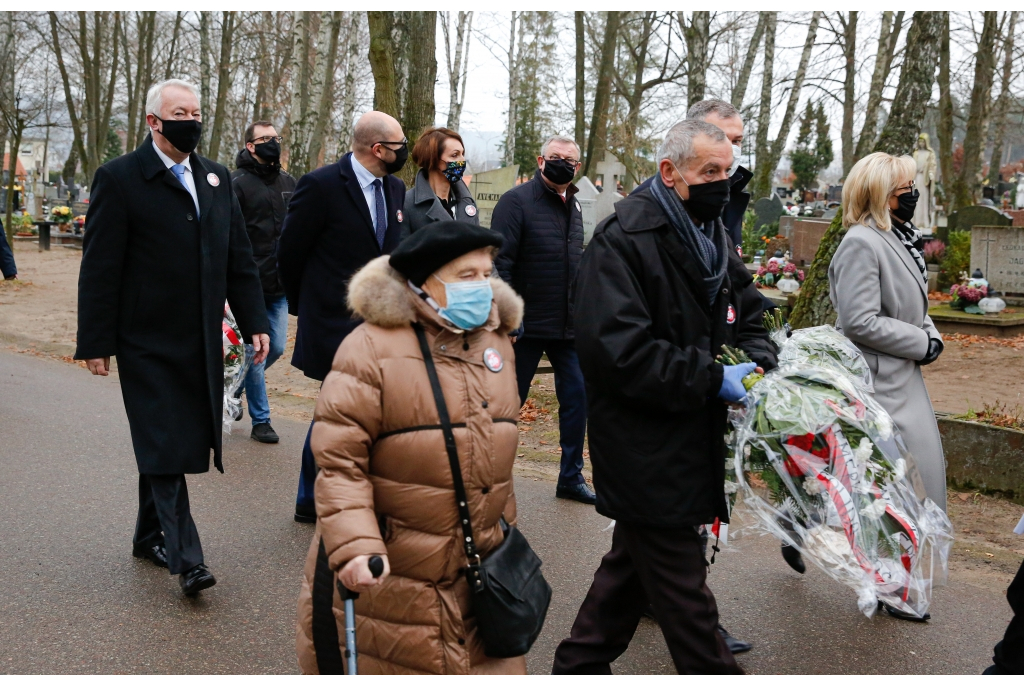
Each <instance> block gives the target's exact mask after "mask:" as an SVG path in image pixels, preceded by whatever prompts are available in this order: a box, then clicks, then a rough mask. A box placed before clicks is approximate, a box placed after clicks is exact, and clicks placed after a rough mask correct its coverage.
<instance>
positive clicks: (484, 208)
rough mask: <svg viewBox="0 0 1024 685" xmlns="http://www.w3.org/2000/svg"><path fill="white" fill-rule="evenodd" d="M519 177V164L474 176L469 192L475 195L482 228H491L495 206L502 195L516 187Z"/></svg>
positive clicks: (474, 198)
mask: <svg viewBox="0 0 1024 685" xmlns="http://www.w3.org/2000/svg"><path fill="white" fill-rule="evenodd" d="M518 177H519V165H518V164H513V165H512V166H506V167H502V168H500V169H491V170H490V171H481V172H479V173H476V174H473V179H472V180H471V181H470V183H469V192H470V193H471V194H472V195H473V201H474V202H476V208H477V211H478V212H479V218H480V225H481V226H483V227H485V228H490V227H491V214H492V213H493V212H494V206H495V205H496V204H498V200H500V199H501V196H502V195H504V194H505V193H507V192H508V191H510V190H511V189H512V188H513V186H515V184H516V179H517V178H518Z"/></svg>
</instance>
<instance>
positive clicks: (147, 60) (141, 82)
mask: <svg viewBox="0 0 1024 685" xmlns="http://www.w3.org/2000/svg"><path fill="white" fill-rule="evenodd" d="M144 14H145V23H144V24H143V25H142V26H141V29H142V32H140V34H139V62H138V65H137V68H136V71H135V80H136V85H137V87H138V93H139V111H137V112H136V116H137V119H130V120H129V121H128V126H127V127H126V130H125V133H126V134H127V138H126V140H128V141H130V142H131V146H132V149H135V148H136V147H138V146H139V145H141V144H142V141H143V140H145V138H146V128H147V127H146V93H147V92H148V91H149V87H150V86H151V85H153V43H154V42H155V39H156V12H145V13H144ZM143 34H144V35H145V41H143ZM143 42H144V43H145V50H143ZM171 54H173V52H172V53H171ZM127 60H128V53H127V52H125V61H126V62H127ZM136 120H137V121H138V122H139V123H138V124H137V125H134V124H133V123H132V122H133V121H136ZM133 127H134V129H135V134H134V136H133V135H132V129H133Z"/></svg>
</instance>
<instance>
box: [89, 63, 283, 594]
mask: <svg viewBox="0 0 1024 685" xmlns="http://www.w3.org/2000/svg"><path fill="white" fill-rule="evenodd" d="M146 112H147V114H146V122H147V123H148V124H149V128H150V130H151V135H149V136H147V137H146V140H145V141H143V143H142V145H140V146H139V147H138V149H136V150H135V151H133V152H129V153H128V154H126V155H123V156H121V157H118V158H117V159H115V160H113V161H110V162H108V163H106V164H104V165H103V166H101V167H100V168H99V169H97V170H96V175H95V177H94V178H93V184H92V193H91V202H90V204H89V212H88V215H87V218H86V225H87V226H89V230H88V231H86V234H85V240H84V242H83V246H82V247H83V254H82V266H81V272H80V274H79V279H78V349H77V350H76V351H75V359H84V360H85V361H86V365H87V367H88V368H89V370H90V371H91V372H92V373H93V374H94V375H97V376H106V375H107V374H108V372H109V370H110V358H111V357H117V370H118V374H119V376H120V384H121V393H122V395H123V396H124V405H125V410H126V412H127V414H128V424H129V426H130V427H131V433H132V445H133V446H134V448H135V458H136V461H137V463H138V467H139V514H138V520H137V522H136V526H135V539H134V544H133V554H134V555H135V556H136V557H141V558H145V559H149V560H150V561H152V562H153V563H154V564H156V565H157V566H164V567H168V568H169V570H170V572H171V573H172V574H176V575H178V582H179V584H180V586H181V589H182V592H184V593H185V594H186V595H194V594H196V593H197V592H199V591H200V590H204V589H206V588H208V587H211V586H213V585H214V584H215V583H216V582H217V581H216V580H215V579H214V577H213V574H212V573H210V571H209V569H207V568H206V565H205V563H204V559H203V549H202V546H201V545H200V542H199V533H198V531H197V530H196V525H195V523H194V522H193V520H192V514H191V511H190V509H189V501H188V489H187V488H186V485H185V474H186V473H205V472H206V471H209V470H210V450H211V449H212V450H213V463H214V465H215V466H216V467H217V469H218V470H220V471H221V472H223V471H224V467H223V465H222V463H221V434H222V433H221V421H222V415H223V407H222V403H223V399H224V353H223V351H222V349H221V322H222V320H223V317H224V301H225V300H227V301H228V303H229V304H230V305H231V310H232V312H233V313H234V315H235V320H236V321H237V322H238V325H239V327H240V328H241V330H242V333H243V334H244V335H245V337H246V338H251V339H252V344H253V347H254V349H255V352H256V354H255V361H256V362H257V363H259V362H260V361H262V360H263V359H264V358H265V357H266V355H267V348H268V346H269V337H268V336H267V331H268V330H269V327H268V324H267V313H266V309H265V308H264V305H263V289H262V288H261V286H260V277H259V271H258V269H257V268H256V263H255V262H254V261H253V257H252V249H251V248H250V245H249V238H248V237H247V236H246V233H245V220H244V219H243V218H242V212H241V210H240V209H239V207H238V201H237V200H236V199H235V195H234V193H233V192H232V191H231V177H230V175H229V174H228V170H227V169H225V168H224V167H223V166H221V165H220V164H217V163H216V162H214V161H212V160H209V159H206V158H204V157H200V156H199V155H197V154H195V153H194V152H193V150H195V148H196V144H197V143H198V142H199V135H200V132H201V130H202V124H201V118H200V111H199V92H198V91H197V90H196V87H195V86H193V85H192V84H190V83H187V82H185V81H181V80H178V79H172V80H169V81H164V82H162V83H158V84H156V85H155V86H153V87H152V88H151V89H150V90H149V93H148V95H147V97H146Z"/></svg>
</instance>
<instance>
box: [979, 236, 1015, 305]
mask: <svg viewBox="0 0 1024 685" xmlns="http://www.w3.org/2000/svg"><path fill="white" fill-rule="evenodd" d="M975 269H981V272H982V273H983V274H984V275H985V278H986V280H988V282H989V285H991V286H992V287H993V288H995V289H996V290H998V291H1000V292H1003V293H1010V294H1019V293H1024V228H1017V227H1014V226H974V227H973V228H972V229H971V272H972V273H973V272H974V270H975Z"/></svg>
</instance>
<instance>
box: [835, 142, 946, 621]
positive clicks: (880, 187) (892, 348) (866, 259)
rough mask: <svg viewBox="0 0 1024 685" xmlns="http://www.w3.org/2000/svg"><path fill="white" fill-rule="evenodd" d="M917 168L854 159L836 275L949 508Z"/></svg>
mask: <svg viewBox="0 0 1024 685" xmlns="http://www.w3.org/2000/svg"><path fill="white" fill-rule="evenodd" d="M916 171H917V167H916V165H915V164H914V160H913V158H911V157H908V156H903V157H895V156H893V155H889V154H886V153H884V152H875V153H873V154H870V155H868V156H867V157H865V158H864V159H862V160H860V161H859V162H857V163H856V164H855V165H854V166H853V168H852V169H851V170H850V173H849V175H848V176H847V177H846V183H845V184H844V185H843V225H844V227H845V228H846V235H845V236H844V237H843V241H842V243H840V245H839V248H838V249H837V250H836V254H835V256H834V257H833V258H832V263H831V264H830V265H829V268H828V280H829V286H830V297H831V299H832V305H833V306H834V307H835V310H836V314H837V315H838V318H837V320H836V327H837V328H839V329H840V330H841V331H842V332H843V334H844V335H846V337H848V338H849V339H850V340H852V341H853V342H854V343H856V344H857V346H858V347H859V348H860V349H861V351H862V352H863V353H864V356H865V357H866V359H867V362H868V365H869V366H870V367H871V373H872V376H873V377H874V385H875V399H876V400H878V402H879V404H881V405H882V406H883V407H884V408H885V409H886V411H888V412H889V414H890V416H892V418H893V421H894V422H895V423H896V426H897V427H898V428H899V430H900V434H901V435H902V436H903V440H904V442H905V443H906V445H907V448H908V449H909V450H910V453H911V454H912V455H913V456H914V461H915V463H916V464H917V468H918V471H919V472H920V474H921V478H922V480H923V482H924V487H925V492H926V493H927V496H928V497H929V498H930V499H931V500H932V501H933V502H935V504H937V505H938V506H939V507H940V508H942V509H943V510H945V508H946V462H945V458H944V457H943V454H942V440H941V439H940V437H939V429H938V425H937V424H936V422H935V412H934V411H933V410H932V403H931V399H929V397H928V389H927V388H926V387H925V384H924V378H923V377H922V376H921V367H922V366H924V365H925V364H931V363H932V362H933V361H935V360H936V359H938V357H939V355H940V354H941V353H942V336H940V335H939V332H938V330H936V328H935V325H934V324H933V323H932V320H931V318H930V317H929V316H928V276H927V271H926V269H925V265H924V260H923V259H922V258H921V248H922V247H923V242H922V241H921V238H920V232H919V231H917V229H916V228H915V227H914V226H913V224H912V223H911V219H912V218H913V216H914V207H915V205H916V204H917V195H918V193H917V190H916V189H915V188H914V174H915V173H916ZM889 613H892V611H890V612H889Z"/></svg>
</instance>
